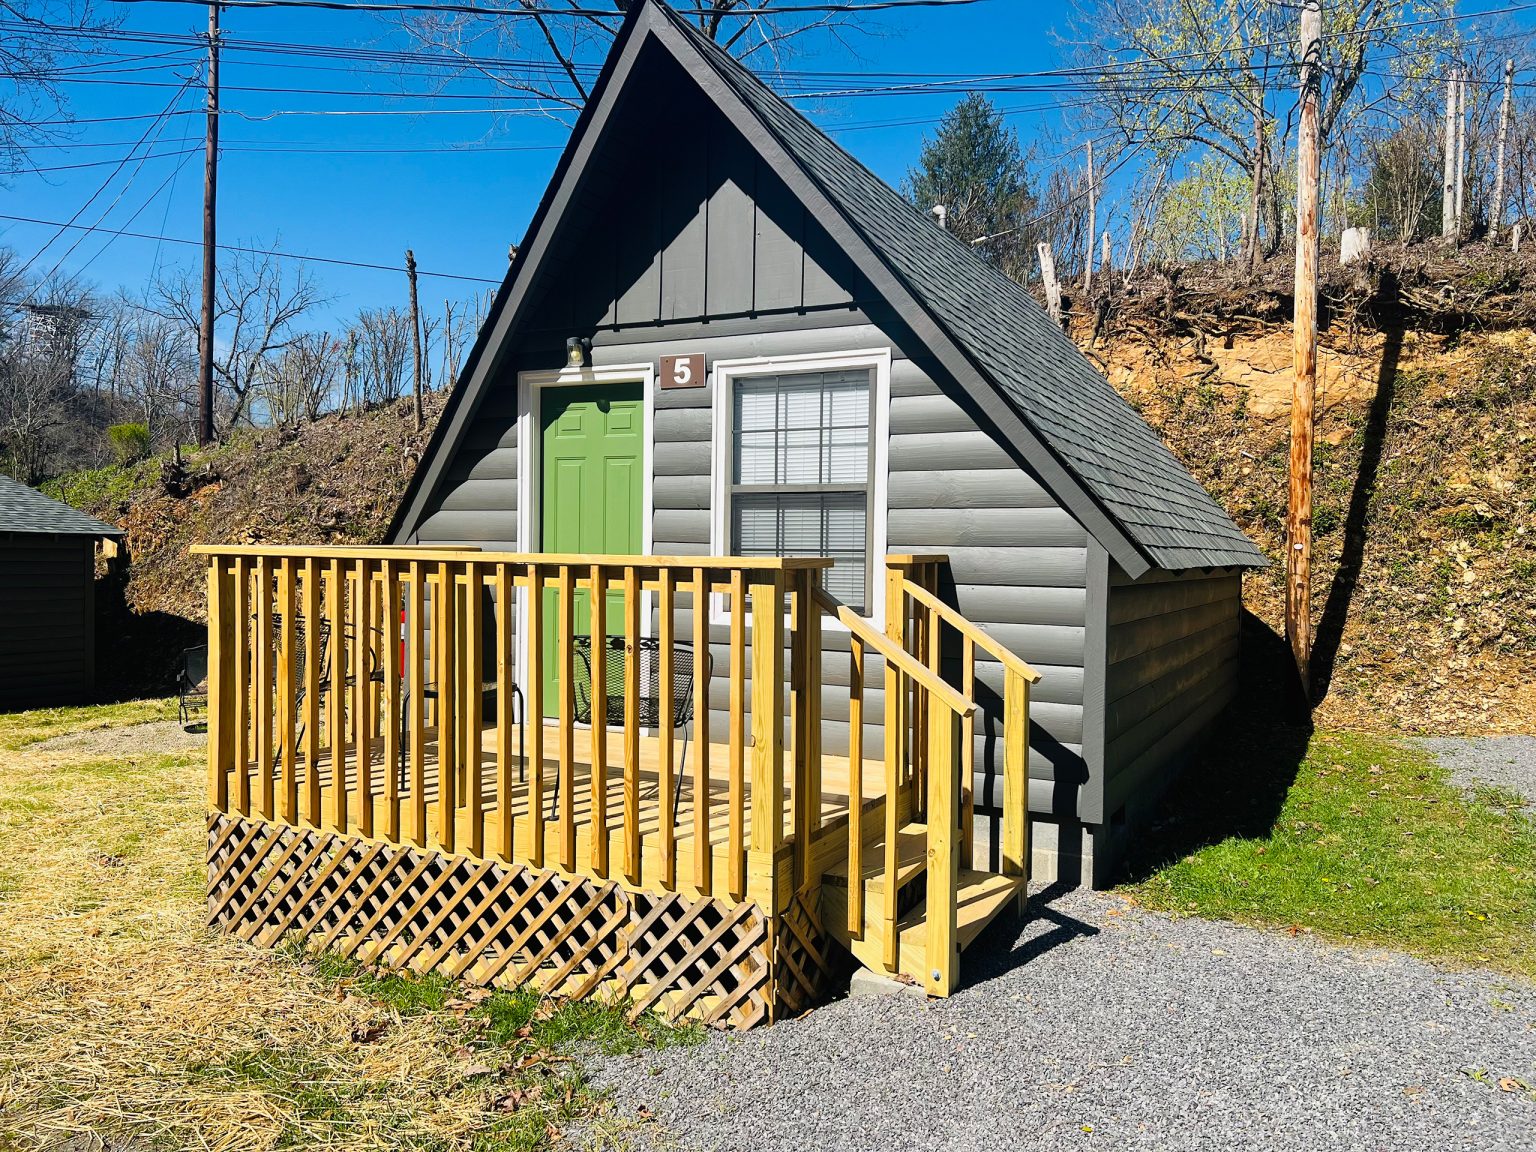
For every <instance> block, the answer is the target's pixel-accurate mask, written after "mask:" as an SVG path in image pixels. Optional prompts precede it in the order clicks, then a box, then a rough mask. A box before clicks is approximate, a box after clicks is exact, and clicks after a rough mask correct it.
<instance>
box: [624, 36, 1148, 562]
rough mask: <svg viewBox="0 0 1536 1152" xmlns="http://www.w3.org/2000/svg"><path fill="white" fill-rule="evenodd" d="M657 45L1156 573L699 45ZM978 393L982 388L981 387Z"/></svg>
mask: <svg viewBox="0 0 1536 1152" xmlns="http://www.w3.org/2000/svg"><path fill="white" fill-rule="evenodd" d="M652 27H655V28H657V31H658V39H659V40H661V42H662V43H664V44H665V45H666V46H667V47H668V49H669V50H671V51H672V53H673V55H674V56H675V57H677V58H678V63H679V64H681V65H683V67H684V69H685V70H686V71H687V72H688V73H689V75H691V76H693V77H694V79H695V80H696V81H697V83H698V84H699V86H700V87H701V88H703V89H704V91H705V93H706V94H707V95H708V96H709V97H710V98H711V99H712V100H714V102H715V105H716V106H717V107H718V108H719V109H720V110H721V111H722V112H723V113H724V114H725V115H726V117H727V118H728V119H729V120H730V121H731V123H732V124H733V125H735V127H736V129H737V130H738V131H739V132H741V133H742V135H743V136H745V137H746V139H747V140H748V142H749V143H751V144H752V145H753V146H754V147H755V148H757V149H758V151H759V152H760V153H762V154H763V158H764V159H765V160H767V161H768V162H769V164H770V165H771V166H772V167H773V169H774V171H775V173H776V174H777V175H778V176H779V178H780V179H782V180H783V181H784V182H785V183H786V184H788V185H789V187H790V189H791V191H793V192H794V193H795V194H796V196H798V197H799V198H800V201H801V203H802V204H804V205H805V206H806V207H807V208H808V209H811V210H812V212H813V213H814V215H815V217H816V220H817V223H818V224H820V225H821V226H822V227H823V228H825V229H826V230H827V232H828V233H829V234H830V235H831V236H832V239H833V240H834V241H835V242H836V243H837V244H838V245H839V246H840V247H842V249H843V250H844V251H845V252H846V253H847V254H848V255H849V256H850V257H851V258H852V259H853V261H854V263H855V265H856V266H857V267H858V269H859V271H860V272H862V273H863V274H864V275H865V276H866V277H867V278H868V279H869V281H870V284H871V285H872V286H873V287H874V289H875V291H877V292H879V293H880V294H881V295H882V296H883V297H884V298H885V300H886V302H887V303H888V304H889V305H890V306H891V307H892V308H893V309H895V311H896V313H897V314H898V315H899V316H900V317H901V319H902V321H903V322H904V323H905V324H906V325H907V326H908V327H909V328H910V329H911V330H912V333H913V335H915V336H916V337H917V338H918V340H920V341H922V343H923V344H924V346H925V347H926V348H927V349H928V350H929V351H930V352H931V353H932V354H933V355H934V356H935V357H936V358H937V359H938V360H939V362H940V363H941V364H942V365H943V366H944V368H945V370H946V371H947V372H949V374H950V376H951V377H952V378H953V379H954V381H955V383H956V384H957V385H958V386H959V387H960V388H961V389H962V390H963V391H964V392H965V393H966V394H967V395H968V396H969V397H970V398H971V400H972V401H973V402H974V403H975V404H976V405H977V407H978V408H980V409H981V411H982V412H983V414H984V415H986V417H987V418H988V419H989V420H991V421H992V422H993V425H994V426H995V427H996V428H997V430H998V432H999V433H1000V434H1001V435H1002V436H1003V437H1004V439H1005V441H1007V442H1009V443H1011V444H1012V445H1013V446H1014V447H1015V448H1017V449H1018V450H1019V451H1020V453H1021V455H1023V457H1024V459H1025V460H1026V461H1027V462H1028V464H1029V466H1030V467H1031V468H1034V469H1035V470H1036V471H1037V472H1038V473H1039V474H1040V478H1041V480H1042V481H1043V482H1044V483H1045V485H1046V487H1047V488H1048V489H1050V490H1051V492H1052V493H1053V494H1055V495H1056V497H1057V498H1058V499H1060V500H1061V501H1062V503H1063V504H1064V505H1065V506H1066V508H1067V511H1069V512H1071V513H1072V515H1073V516H1074V517H1076V518H1077V521H1078V523H1080V524H1082V526H1083V528H1084V529H1085V530H1086V531H1087V532H1088V534H1089V535H1090V536H1093V537H1094V538H1095V539H1096V540H1098V541H1099V542H1100V543H1102V544H1103V545H1104V547H1105V548H1106V549H1107V550H1108V551H1109V553H1110V555H1112V556H1113V557H1114V558H1115V560H1116V561H1117V562H1118V563H1119V565H1120V566H1121V567H1122V568H1124V569H1125V570H1126V571H1127V572H1130V573H1132V574H1133V576H1140V575H1142V574H1143V573H1145V572H1147V571H1149V570H1150V569H1151V568H1152V567H1153V565H1152V562H1151V560H1150V559H1149V558H1148V557H1147V555H1146V554H1145V553H1144V552H1142V550H1141V549H1140V548H1139V547H1138V546H1137V545H1136V543H1135V542H1134V541H1133V540H1132V539H1131V538H1130V537H1129V536H1127V535H1126V534H1125V532H1124V531H1123V530H1122V529H1121V528H1120V526H1119V525H1118V524H1117V523H1115V521H1114V519H1113V518H1112V517H1111V516H1110V515H1109V513H1108V512H1106V511H1105V510H1104V508H1103V507H1102V506H1101V505H1100V504H1099V502H1098V500H1097V499H1096V498H1095V497H1094V496H1093V494H1092V493H1091V492H1089V491H1088V490H1087V489H1086V488H1085V487H1084V486H1083V484H1082V483H1081V482H1080V481H1079V480H1078V478H1077V477H1076V476H1075V475H1074V474H1073V473H1072V471H1071V470H1070V469H1069V468H1067V467H1066V465H1064V464H1063V463H1062V462H1061V460H1060V458H1059V457H1058V456H1057V455H1056V454H1055V452H1053V451H1052V450H1051V449H1050V447H1049V445H1047V444H1046V443H1045V442H1044V441H1043V440H1041V439H1040V437H1039V435H1037V434H1036V432H1035V430H1034V429H1033V428H1032V427H1030V425H1029V424H1028V423H1027V422H1026V421H1025V420H1024V419H1023V418H1022V417H1021V416H1020V415H1019V414H1018V412H1017V410H1016V409H1014V407H1013V406H1012V405H1011V404H1009V403H1008V402H1007V401H1006V400H1005V399H1004V398H1003V397H1002V395H1001V394H1000V393H999V392H998V390H997V389H996V388H994V387H992V386H991V384H990V383H989V382H987V380H986V373H985V371H984V370H983V369H982V368H981V366H980V365H978V364H976V363H975V361H974V360H973V359H972V358H971V357H970V355H969V354H967V353H966V351H965V350H964V349H962V348H961V347H960V346H959V344H958V343H957V342H956V341H955V340H954V338H953V337H952V336H951V335H950V334H949V332H948V331H947V330H946V329H945V328H944V326H943V325H942V324H940V323H939V322H938V321H937V320H936V319H935V318H934V317H933V315H932V314H931V313H930V312H929V311H928V309H927V308H926V307H924V306H923V305H922V304H921V303H920V302H919V301H918V300H917V298H916V297H914V296H913V295H912V293H911V291H910V290H909V289H908V288H907V285H906V284H905V282H904V281H903V280H902V279H901V277H900V276H898V275H897V274H896V273H895V272H894V271H893V270H892V269H891V267H890V266H889V264H887V263H886V261H885V260H884V259H882V258H881V257H880V255H879V254H878V252H877V251H876V250H875V248H874V246H873V245H872V244H870V243H869V241H868V240H867V239H866V238H865V237H864V235H863V234H862V233H861V232H860V231H859V230H858V229H857V228H856V227H855V226H854V224H853V222H852V221H851V220H849V219H848V217H847V216H846V215H845V214H844V213H843V211H842V210H841V209H840V208H839V207H838V206H837V204H836V203H835V202H834V201H833V200H832V199H831V197H829V196H827V195H826V194H825V193H824V192H823V191H822V190H821V188H820V186H819V185H818V184H817V183H816V181H815V180H814V179H813V178H812V177H811V175H810V174H809V173H808V172H806V170H805V169H804V168H803V167H802V166H801V165H800V164H799V162H798V161H797V160H796V159H795V158H794V156H793V155H792V154H791V153H790V151H789V150H788V149H787V148H785V147H784V146H783V144H781V143H780V141H779V139H778V137H777V136H775V135H774V134H773V132H772V130H770V129H769V128H768V126H767V125H766V124H764V123H763V121H762V120H761V118H759V117H758V116H757V114H756V113H755V112H753V111H752V110H751V109H750V108H748V107H747V106H746V105H745V104H744V103H743V102H742V101H741V99H740V98H739V97H738V96H737V95H736V92H735V91H734V89H732V88H731V86H730V84H728V83H727V82H726V81H725V80H724V78H723V77H721V76H720V75H719V74H718V73H717V72H716V71H715V68H714V66H713V65H712V64H711V63H710V62H709V61H708V60H706V59H705V58H704V57H702V56H701V55H699V53H698V52H697V50H696V49H695V48H694V47H693V45H691V44H689V43H688V42H687V40H686V39H684V38H683V37H681V36H679V35H678V34H677V31H676V29H674V28H671V27H670V26H668V25H666V24H665V23H664V22H661V23H659V26H658V22H655V21H654V19H653V22H652ZM680 49H686V51H687V52H688V54H689V55H690V56H691V57H692V58H693V59H694V60H696V61H697V62H698V63H699V64H701V65H702V66H703V71H702V73H701V72H700V71H699V70H697V69H693V68H688V67H687V64H686V63H685V61H684V60H683V59H682V57H681V54H680ZM978 385H979V386H978Z"/></svg>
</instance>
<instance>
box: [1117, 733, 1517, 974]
mask: <svg viewBox="0 0 1536 1152" xmlns="http://www.w3.org/2000/svg"><path fill="white" fill-rule="evenodd" d="M1217 758H1218V759H1221V758H1220V757H1217ZM1224 762H1225V765H1226V770H1227V773H1228V774H1229V779H1228V780H1227V781H1226V782H1225V784H1224V785H1217V786H1216V789H1215V790H1216V791H1218V792H1220V791H1221V790H1222V789H1223V788H1224V789H1225V791H1226V792H1227V793H1228V795H1229V798H1230V799H1233V800H1234V801H1235V800H1236V798H1237V796H1236V794H1237V793H1238V792H1240V790H1241V780H1242V778H1243V777H1244V776H1246V775H1251V776H1253V777H1255V778H1259V780H1260V784H1261V788H1262V787H1265V786H1267V787H1268V788H1269V789H1270V790H1271V791H1272V792H1273V794H1274V796H1275V798H1276V799H1278V800H1279V803H1278V808H1277V810H1276V811H1274V813H1273V817H1272V819H1269V820H1267V821H1260V822H1259V823H1260V824H1267V825H1268V826H1267V827H1262V826H1255V822H1254V821H1253V820H1252V819H1251V816H1252V815H1254V813H1249V816H1250V819H1247V820H1246V821H1244V820H1240V821H1238V824H1239V825H1244V824H1246V826H1239V827H1234V828H1233V829H1231V830H1230V831H1229V832H1227V833H1226V834H1222V835H1219V836H1217V837H1213V838H1211V839H1210V840H1208V841H1207V842H1206V843H1204V844H1201V845H1198V846H1194V847H1190V846H1189V845H1190V833H1191V831H1192V830H1191V828H1190V826H1189V823H1188V821H1185V822H1184V823H1183V824H1182V825H1177V826H1174V825H1165V826H1164V828H1163V832H1164V841H1163V845H1162V846H1163V847H1164V848H1165V849H1173V854H1171V855H1170V854H1169V853H1168V852H1166V851H1165V853H1164V857H1163V861H1162V862H1161V863H1159V864H1156V865H1154V866H1153V867H1152V868H1150V870H1147V871H1145V872H1144V875H1143V878H1141V879H1139V880H1138V881H1137V882H1135V883H1132V884H1130V885H1128V886H1127V887H1126V888H1125V889H1124V891H1126V892H1127V893H1128V894H1131V895H1133V896H1134V897H1135V898H1136V899H1137V900H1139V901H1140V902H1141V903H1143V904H1146V905H1148V906H1150V907H1153V908H1159V909H1163V910H1166V911H1171V912H1176V913H1188V914H1191V915H1199V916H1206V917H1211V918H1215V919H1222V920H1238V921H1244V922H1247V923H1252V924H1261V925H1266V926H1270V927H1282V928H1289V929H1292V930H1305V931H1309V932H1314V933H1316V934H1318V935H1321V936H1325V937H1328V938H1332V939H1337V940H1343V941H1350V942H1358V943H1365V944H1380V945H1386V946H1390V947H1393V948H1398V949H1402V950H1406V951H1408V952H1412V953H1414V954H1417V955H1419V956H1423V957H1426V958H1429V959H1433V960H1438V961H1444V962H1449V963H1452V964H1456V965H1479V966H1486V967H1492V968H1497V969H1499V970H1502V971H1506V972H1512V973H1516V974H1519V975H1522V976H1525V977H1528V978H1536V822H1533V821H1531V820H1530V819H1528V818H1527V817H1525V816H1524V815H1523V814H1522V813H1521V812H1520V806H1519V802H1518V798H1516V797H1512V796H1510V795H1508V794H1505V793H1498V792H1493V791H1489V790H1482V791H1479V792H1478V793H1477V794H1475V795H1473V796H1467V795H1466V794H1465V793H1463V792H1462V791H1461V790H1460V789H1459V788H1457V787H1456V786H1454V785H1453V784H1452V783H1450V781H1449V779H1448V778H1447V775H1446V773H1445V772H1444V770H1443V769H1441V768H1440V767H1439V766H1438V765H1436V764H1435V763H1434V761H1433V760H1432V759H1431V758H1430V757H1429V756H1428V755H1427V754H1425V753H1423V752H1421V751H1419V750H1417V749H1413V748H1408V747H1404V746H1402V745H1400V744H1397V743H1394V742H1392V741H1390V740H1388V739H1386V738H1383V737H1376V736H1365V735H1359V734H1352V733H1342V732H1318V733H1316V734H1314V735H1313V736H1312V738H1311V740H1310V742H1309V743H1308V744H1307V745H1306V748H1305V754H1304V756H1303V757H1302V758H1301V760H1300V762H1299V764H1298V765H1297V766H1296V767H1295V777H1294V780H1293V781H1291V782H1290V783H1289V786H1288V787H1284V788H1279V789H1275V788H1274V785H1275V784H1276V780H1275V771H1276V769H1275V768H1274V766H1273V765H1272V764H1266V763H1265V762H1264V761H1263V759H1262V758H1258V759H1247V758H1246V757H1243V756H1241V755H1240V754H1232V753H1230V752H1229V754H1228V755H1227V756H1226V757H1225V758H1224ZM1195 775H1196V776H1197V777H1203V776H1204V773H1203V770H1202V769H1200V768H1197V769H1196V770H1195ZM1265 778H1267V779H1265ZM1234 779H1235V781H1236V782H1234ZM1282 783H1283V782H1282ZM1205 784H1206V785H1209V784H1211V781H1210V779H1209V778H1208V777H1206V778H1205ZM1201 786H1202V785H1201V782H1200V780H1198V779H1197V780H1196V781H1194V782H1191V784H1186V785H1185V786H1184V787H1183V788H1181V789H1180V792H1181V793H1185V794H1187V793H1188V791H1189V790H1190V788H1191V787H1193V788H1195V789H1198V788H1200V787H1201ZM1173 802H1175V803H1176V802H1177V797H1175V798H1173ZM1212 803H1214V804H1219V803H1220V799H1219V797H1218V798H1216V799H1215V800H1213V801H1212ZM1260 807H1261V808H1262V803H1261V804H1260ZM1181 837H1182V839H1183V843H1182V844H1180V838H1181Z"/></svg>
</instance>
